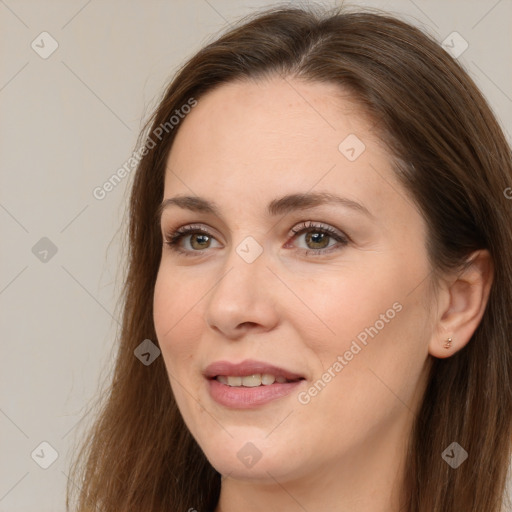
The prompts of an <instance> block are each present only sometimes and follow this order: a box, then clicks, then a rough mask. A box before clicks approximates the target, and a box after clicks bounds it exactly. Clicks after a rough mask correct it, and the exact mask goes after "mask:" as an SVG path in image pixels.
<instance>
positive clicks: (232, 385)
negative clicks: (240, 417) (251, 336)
mask: <svg viewBox="0 0 512 512" xmlns="http://www.w3.org/2000/svg"><path fill="white" fill-rule="evenodd" d="M204 376H205V377H206V379H207V380H208V382H209V393H210V396H211V398H212V399H213V400H214V401H216V402H217V403H219V404H220V405H223V406H225V407H228V408H235V409H248V408H253V407H257V406H260V405H263V404H265V403H268V402H270V401H273V400H276V399H278V398H283V397H285V396H286V395H289V394H290V393H291V392H292V391H293V390H294V389H296V387H297V386H299V385H300V384H301V382H302V381H305V377H303V376H302V375H299V374H297V373H294V372H292V371H290V370H286V369H284V368H279V367H277V366H274V365H271V364H268V363H264V362H261V361H254V360H246V361H243V362H241V363H230V362H228V361H218V362H216V363H213V364H211V365H209V366H208V367H207V368H206V369H205V371H204Z"/></svg>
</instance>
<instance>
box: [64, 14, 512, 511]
mask: <svg viewBox="0 0 512 512" xmlns="http://www.w3.org/2000/svg"><path fill="white" fill-rule="evenodd" d="M142 140H143V145H142V146H141V149H140V155H141V162H140V165H139V167H138V169H137V173H136V175H135V179H134V184H133V189H132V196H131V203H130V231H129V237H130V238H129V242H130V245H129V247H130V261H129V272H128V276H127V280H126V289H125V293H126V295H125V310H124V318H123V330H122V334H121V339H120V346H119V353H118V357H117V364H116V368H115V373H114V379H113V383H112V386H111V392H110V393H109V396H108V398H107V400H106V403H105V405H104V408H103V411H102V412H101V415H100V416H99V418H98V421H97V423H96V425H95V427H94V429H93V430H92V432H91V434H90V438H89V439H88V442H87V443H86V444H85V445H84V448H83V451H82V453H81V454H80V457H79V458H78V459H77V468H76V469H77V471H78V470H80V468H81V467H82V466H81V465H80V461H83V474H82V479H81V482H82V484H81V492H80V493H79V496H78V498H79V499H78V505H77V510H80V511H83V510H102V511H114V510H115V511H121V510H122V511H123V512H132V511H133V512H135V511H137V512H139V511H146V510H148V511H149V510H151V511H152V512H156V511H159V512H164V511H166V512H170V511H182V510H183V511H186V510H188V511H193V510H197V511H213V510H215V511H216V512H231V511H232V510H235V509H236V510H240V509H241V508H243V510H248V511H256V510H258V511H259V510H264V511H267V510H287V511H295V510H297V511H298V510H308V511H313V510H314V511H338V510H339V511H346V510H365V511H371V512H399V511H405V510H407V511H408V512H413V511H414V512H432V511H439V512H441V511H442V512H455V511H459V510H468V511H469V510H471V511H479V512H499V511H500V512H502V511H503V510H504V509H503V508H502V502H503V501H504V490H505V483H506V476H507V469H508V466H509V461H510V454H511V423H512V396H511V392H512V391H511V390H512V383H511V377H510V376H511V373H512V359H511V347H510V318H511V304H512V265H511V260H510V252H511V249H512V214H511V212H512V209H511V206H510V202H509V201H508V200H507V194H506V190H507V189H508V187H510V185H511V182H512V164H511V153H510V148H509V147H508V145H507V143H506V140H505V138H504V136H503V133H502V131H501V129H500V127H499V125H498V123H497V121H496V120H495V118H494V117H493V115H492V113H491V111H490V109H489V107H488V105H487V103H486V102H485V100H484V98H483V97H482V95H481V94H480V92H479V91H478V90H477V88H476V86H475V85H474V83H473V82H472V80H471V79H470V78H469V77H468V75H467V74H466V73H465V72H464V71H463V70H462V68H461V67H460V66H459V65H458V64H457V62H455V61H454V60H453V59H452V58H451V57H450V56H449V55H448V54H447V53H445V52H444V50H443V49H442V48H441V47H439V45H438V44H436V43H435V42H434V41H432V40H431V39H430V38H429V37H427V36H426V35H424V34H423V33H422V32H420V31H419V30H418V29H416V28H413V27H412V26H410V25H408V24H406V23H404V22H402V21H399V20H397V19H394V18H392V17H388V16H386V15H383V14H376V13H368V12H366V13H363V12H360V13H358V12H353V13H350V12H344V11H339V12H336V13H329V14H316V13H314V12H310V11H305V10H301V9H291V8H290V9H275V10H272V11H268V12H265V13H261V14H259V15H257V16H254V17H253V18H252V19H249V20H246V21H245V22H244V24H242V25H240V26H238V27H237V28H234V29H232V30H231V31H230V32H229V33H227V34H226V35H224V36H222V37H220V38H219V39H218V40H217V41H215V42H213V43H211V44H209V45H208V46H207V47H205V48H204V49H202V50H201V51H200V52H199V53H198V54H197V55H195V56H194V57H193V58H192V59H191V60H190V61H189V62H188V63H186V65H185V66H184V67H183V68H182V69H181V71H180V72H179V73H178V75H177V76H176V78H175V79H174V80H173V82H172V83H171V84H170V86H169V88H168V89H167V91H166V93H165V96H164V98H163V99H162V101H161V103H160V105H159V106H158V108H157V110H156V112H155V114H154V116H153V118H152V121H151V124H150V125H149V126H148V131H147V132H146V134H145V136H144V138H143V139H142ZM142 340H145V341H144V342H142ZM149 340H151V341H149ZM141 342H142V344H141ZM157 346H158V349H157ZM159 351H161V356H160V352H159ZM134 353H135V356H137V357H134ZM74 480H75V481H77V477H75V478H74Z"/></svg>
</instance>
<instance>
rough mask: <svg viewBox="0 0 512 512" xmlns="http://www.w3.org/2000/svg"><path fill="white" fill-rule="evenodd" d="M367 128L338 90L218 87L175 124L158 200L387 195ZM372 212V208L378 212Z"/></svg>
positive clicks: (379, 152)
mask: <svg viewBox="0 0 512 512" xmlns="http://www.w3.org/2000/svg"><path fill="white" fill-rule="evenodd" d="M373 125H374V123H372V121H371V120H370V119H369V117H368V116H367V115H366V114H365V113H364V111H363V109H362V108H361V107H360V106H359V105H358V104H357V103H355V102H354V101H353V100H352V99H351V98H350V97H349V96H348V95H347V94H345V93H344V92H343V91H342V90H340V89H339V87H338V86H336V85H334V84H328V83H317V82H303V81H299V80H296V79H292V78H286V79H284V78H275V79H266V80H260V81H243V82H233V83H229V84H224V85H222V86H220V87H218V88H217V89H215V90H213V91H211V92H209V93H207V94H206V95H204V96H203V97H201V98H200V99H199V101H198V105H197V106H196V107H195V108H194V109H193V110H192V111H191V113H190V114H188V115H187V117H186V118H185V119H184V120H183V121H182V122H181V125H180V127H179V131H178V133H177V135H176V138H175V141H174V144H173V147H172V148H171V151H170V154H169V157H168V162H167V172H166V179H165V195H166V196H169V195H170V194H176V193H187V194H190V193H191V192H192V193H193V194H196V195H203V196H208V195H209V194H211V191H213V190H215V191H216V192H218V188H219V184H221V185H222V188H223V190H224V191H232V192H235V193H236V195H234V196H232V197H235V198H238V199H239V201H241V202H243V201H245V200H251V199H253V198H254V197H255V196H258V195H260V196H261V195H268V194H270V193H273V195H276V194H277V193H279V194H283V193H296V192H305V191H308V190H312V189H313V188H322V189H335V190H336V191H337V192H340V193H343V194H344V195H345V196H348V197H350V196H352V198H354V199H356V198H357V197H359V198H361V199H362V197H361V194H363V195H370V196H373V198H374V199H375V198H376V197H382V196H386V194H395V195H396V192H394V191H393V188H389V187H387V189H386V188H384V189H383V187H382V179H383V178H384V179H388V180H391V181H392V180H393V179H394V175H393V172H392V170H391V158H390V156H389V154H388V152H387V150H386V148H385V147H384V145H383V144H382V143H381V142H380V140H379V138H378V136H377V134H376V133H375V132H374V130H373V129H372V128H373ZM378 206H379V205H378V204H377V205H376V207H377V208H378Z"/></svg>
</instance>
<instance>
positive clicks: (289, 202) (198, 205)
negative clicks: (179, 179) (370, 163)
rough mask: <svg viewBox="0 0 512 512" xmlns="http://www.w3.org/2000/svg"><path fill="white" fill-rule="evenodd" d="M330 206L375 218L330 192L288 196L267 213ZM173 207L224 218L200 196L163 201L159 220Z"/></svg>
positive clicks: (360, 207)
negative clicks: (341, 207)
mask: <svg viewBox="0 0 512 512" xmlns="http://www.w3.org/2000/svg"><path fill="white" fill-rule="evenodd" d="M329 204H335V205H340V206H344V207H345V208H350V209H352V210H354V211H357V212H360V213H363V214H364V215H366V216H367V217H370V218H371V219H374V218H375V217H374V215H373V214H372V213H371V212H370V211H369V210H368V208H366V207H365V206H364V205H362V204H361V203H358V202H357V201H353V200H352V199H348V198H346V197H340V196H337V195H335V194H331V193H329V192H308V193H304V194H288V195H286V196H283V197H280V198H278V199H274V200H272V201H271V202H270V203H269V204H268V206H267V212H268V213H269V215H271V216H277V215H285V214H287V213H290V212H293V211H296V210H307V209H309V208H314V207H317V206H323V205H329ZM173 205H174V206H178V207H179V208H183V209H185V210H190V211H193V212H199V213H207V214H212V215H216V216H217V217H222V215H221V214H220V211H219V208H218V206H217V205H216V204H215V203H214V202H213V201H210V200H208V199H204V198H202V197H198V196H176V197H170V198H168V199H164V200H163V201H162V203H161V204H160V206H159V208H158V212H157V213H158V218H160V217H161V216H162V213H163V211H164V210H165V209H166V208H168V207H169V206H173Z"/></svg>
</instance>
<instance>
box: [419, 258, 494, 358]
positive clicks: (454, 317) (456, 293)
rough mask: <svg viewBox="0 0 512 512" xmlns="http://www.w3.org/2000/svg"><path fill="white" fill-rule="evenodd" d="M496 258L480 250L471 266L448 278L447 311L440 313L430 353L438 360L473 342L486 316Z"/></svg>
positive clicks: (470, 261) (431, 341)
mask: <svg viewBox="0 0 512 512" xmlns="http://www.w3.org/2000/svg"><path fill="white" fill-rule="evenodd" d="M493 274H494V269H493V264H492V258H491V255H490V254H489V251H487V250H483V249H482V250H478V251H475V252H473V253H472V254H471V256H470V257H469V258H468V265H467V266H466V268H465V269H464V270H463V271H462V272H460V273H458V274H457V275H454V276H452V277H451V278H448V279H447V280H446V281H447V287H446V288H445V289H443V291H442V293H443V294H446V299H447V300H446V301H440V302H441V303H443V304H444V305H443V309H442V310H439V311H438V316H437V318H438V320H437V325H436V328H435V329H434V330H433V333H432V338H431V340H430V343H429V353H430V354H431V355H432V356H434V357H437V358H440V359H443V358H446V357H450V356H452V355H453V354H455V353H456V352H458V351H459V350H461V349H462V348H463V347H465V346H466V344H467V343H468V342H469V341H470V340H471V337H472V336H473V333H474V332H475V330H476V329H477V327H478V325H479V324H480V321H481V320H482V317H483V315H484V312H485V308H486V306H487V301H488V299H489V293H490V290H491V285H492V281H493V277H494V275H493Z"/></svg>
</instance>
